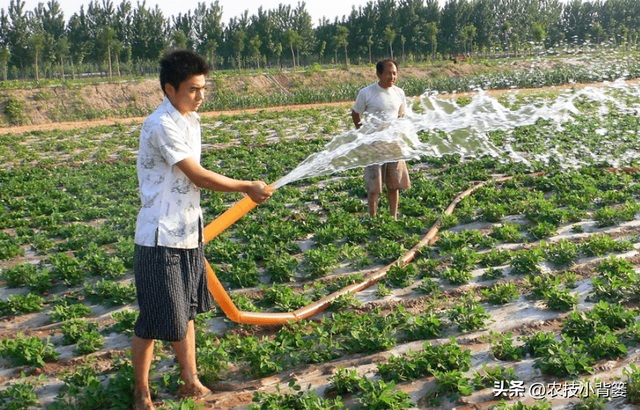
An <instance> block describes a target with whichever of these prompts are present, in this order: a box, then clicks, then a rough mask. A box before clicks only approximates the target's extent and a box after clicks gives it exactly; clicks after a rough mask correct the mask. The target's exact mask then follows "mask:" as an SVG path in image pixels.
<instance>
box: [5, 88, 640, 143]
mask: <svg viewBox="0 0 640 410" xmlns="http://www.w3.org/2000/svg"><path fill="white" fill-rule="evenodd" d="M627 82H629V83H638V82H640V79H634V80H627ZM603 84H605V83H590V84H582V83H580V84H565V85H560V86H551V87H541V88H533V89H522V88H521V89H508V90H489V91H488V93H489V95H500V94H504V93H507V92H516V91H518V92H527V91H541V90H567V89H571V88H584V87H588V86H591V87H600V86H602V85H603ZM473 94H476V93H475V92H464V93H456V94H441V95H439V96H438V98H452V97H463V96H469V95H473ZM414 98H415V97H414ZM352 104H353V101H342V102H327V103H316V104H301V105H287V106H277V107H263V108H246V109H242V110H225V111H209V112H201V113H199V114H200V115H202V116H203V117H208V118H215V117H219V116H223V115H237V114H242V113H245V114H255V113H258V112H261V111H286V110H303V109H307V108H317V107H323V106H330V107H349V106H351V105H352ZM145 118H146V117H130V118H106V119H102V120H92V121H69V122H57V123H46V124H37V125H22V126H13V127H0V135H3V134H22V133H25V132H30V131H49V130H55V129H59V130H70V129H76V128H90V127H97V126H100V125H113V124H116V123H120V124H132V123H141V122H143V121H144V119H145Z"/></svg>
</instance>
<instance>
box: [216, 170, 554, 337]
mask: <svg viewBox="0 0 640 410" xmlns="http://www.w3.org/2000/svg"><path fill="white" fill-rule="evenodd" d="M541 174H544V172H542V173H536V174H534V175H541ZM511 178H513V177H503V178H497V179H493V180H490V181H484V182H481V183H479V184H476V185H474V186H473V187H471V188H469V189H467V190H466V191H464V192H462V193H460V194H459V195H458V196H457V197H456V198H455V199H454V200H453V201H452V202H451V204H450V205H449V206H448V207H447V209H446V210H445V211H444V214H445V215H451V214H452V213H453V211H454V209H455V207H456V205H457V204H458V203H459V202H460V201H461V200H462V199H463V198H464V197H466V196H468V195H471V194H472V193H473V192H474V191H475V190H476V189H478V188H480V187H481V186H483V185H485V184H486V183H487V182H491V181H497V182H503V181H507V180H509V179H511ZM256 205H257V204H256V203H255V202H253V201H252V200H251V199H250V198H249V197H245V198H244V199H242V200H241V201H239V202H238V203H236V204H235V205H234V206H232V207H231V208H229V209H228V210H227V211H226V212H224V213H223V214H222V215H220V216H219V217H218V218H217V219H216V220H214V221H213V222H211V223H210V224H209V225H207V226H206V227H205V228H204V242H205V243H207V242H209V241H210V240H212V239H213V238H215V237H216V236H218V235H219V234H220V233H221V232H222V231H224V230H225V229H227V228H228V227H229V226H231V225H232V224H233V223H234V222H236V221H237V220H238V219H240V218H241V217H242V216H243V215H244V214H246V213H247V212H249V211H250V210H252V209H253V208H255V206H256ZM441 224H442V218H440V219H438V221H436V223H435V224H434V225H433V226H432V227H431V229H429V232H427V234H426V235H425V237H424V238H422V240H421V241H420V242H419V243H418V244H416V245H415V246H414V247H413V248H411V249H410V250H409V251H408V252H407V253H406V254H405V255H403V256H402V257H400V258H398V260H397V261H396V262H394V263H391V264H389V265H387V266H385V267H383V268H381V269H379V270H377V271H375V272H373V273H372V274H371V275H369V276H368V277H367V278H366V279H365V280H364V281H362V282H360V283H355V284H352V285H349V286H346V287H344V288H343V289H341V290H339V291H337V292H334V293H332V294H330V295H327V296H325V297H324V298H322V299H320V300H318V301H316V302H314V303H312V304H310V305H307V306H304V307H301V308H300V309H298V310H296V311H294V312H284V313H261V312H242V311H240V310H238V308H237V307H236V305H235V304H234V303H233V301H232V300H231V297H229V294H228V293H227V292H226V291H225V290H224V287H223V286H222V283H220V280H219V279H218V277H217V276H216V274H215V273H214V271H213V269H212V268H211V265H210V264H209V262H208V261H207V260H206V259H205V264H206V268H207V278H208V282H209V291H210V292H211V294H212V295H213V297H214V298H215V300H216V301H217V302H218V304H219V305H220V308H221V309H222V311H223V312H224V314H225V315H227V317H228V318H229V319H231V320H232V321H234V322H237V323H242V324H247V325H278V324H283V323H286V322H288V321H298V320H302V319H306V318H309V317H311V316H314V315H316V314H318V313H320V312H322V311H323V310H325V309H326V308H327V307H329V306H330V305H331V302H333V301H334V300H335V299H337V298H338V297H340V296H342V295H345V294H347V293H357V292H360V291H361V290H363V289H366V288H368V287H370V286H372V285H374V284H376V283H377V282H378V280H380V279H381V278H383V277H384V276H385V275H386V274H387V271H388V270H389V269H390V268H391V267H392V266H406V265H407V264H408V263H409V262H411V261H412V260H413V259H414V258H415V257H416V256H417V255H418V254H419V252H420V248H421V247H423V246H425V245H428V244H431V243H433V242H435V241H436V235H437V234H438V230H439V229H440V225H441Z"/></svg>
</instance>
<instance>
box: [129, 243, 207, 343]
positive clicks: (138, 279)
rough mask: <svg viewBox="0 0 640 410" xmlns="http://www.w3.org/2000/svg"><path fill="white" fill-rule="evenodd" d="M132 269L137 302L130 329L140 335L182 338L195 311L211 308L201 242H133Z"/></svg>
mask: <svg viewBox="0 0 640 410" xmlns="http://www.w3.org/2000/svg"><path fill="white" fill-rule="evenodd" d="M133 273H134V276H135V283H136V288H137V294H138V305H139V306H140V316H138V320H137V321H136V324H135V326H134V332H135V335H136V336H138V337H140V338H142V339H159V340H164V341H167V342H179V341H181V340H184V339H185V337H186V336H187V326H188V324H189V321H190V320H194V319H195V317H196V313H204V312H207V311H209V310H211V309H213V297H212V296H211V293H210V292H209V288H208V286H207V274H206V268H205V265H204V245H203V244H202V243H200V246H199V247H198V248H196V249H178V248H167V247H164V246H154V247H149V246H141V245H137V244H136V245H135V250H134V254H133Z"/></svg>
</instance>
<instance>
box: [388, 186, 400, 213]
mask: <svg viewBox="0 0 640 410" xmlns="http://www.w3.org/2000/svg"><path fill="white" fill-rule="evenodd" d="M399 198H400V191H399V190H397V189H393V190H391V189H390V190H389V191H388V192H387V199H388V200H389V212H390V213H391V216H393V219H398V201H399Z"/></svg>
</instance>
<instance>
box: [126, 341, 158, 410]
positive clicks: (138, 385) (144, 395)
mask: <svg viewBox="0 0 640 410" xmlns="http://www.w3.org/2000/svg"><path fill="white" fill-rule="evenodd" d="M153 345H154V341H153V339H142V338H139V337H138V336H135V335H134V336H133V339H132V341H131V359H132V360H131V361H132V364H133V374H134V377H135V385H134V390H133V398H134V405H133V408H134V410H154V409H155V407H154V405H153V401H151V390H150V389H149V371H150V370H151V362H152V361H153Z"/></svg>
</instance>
